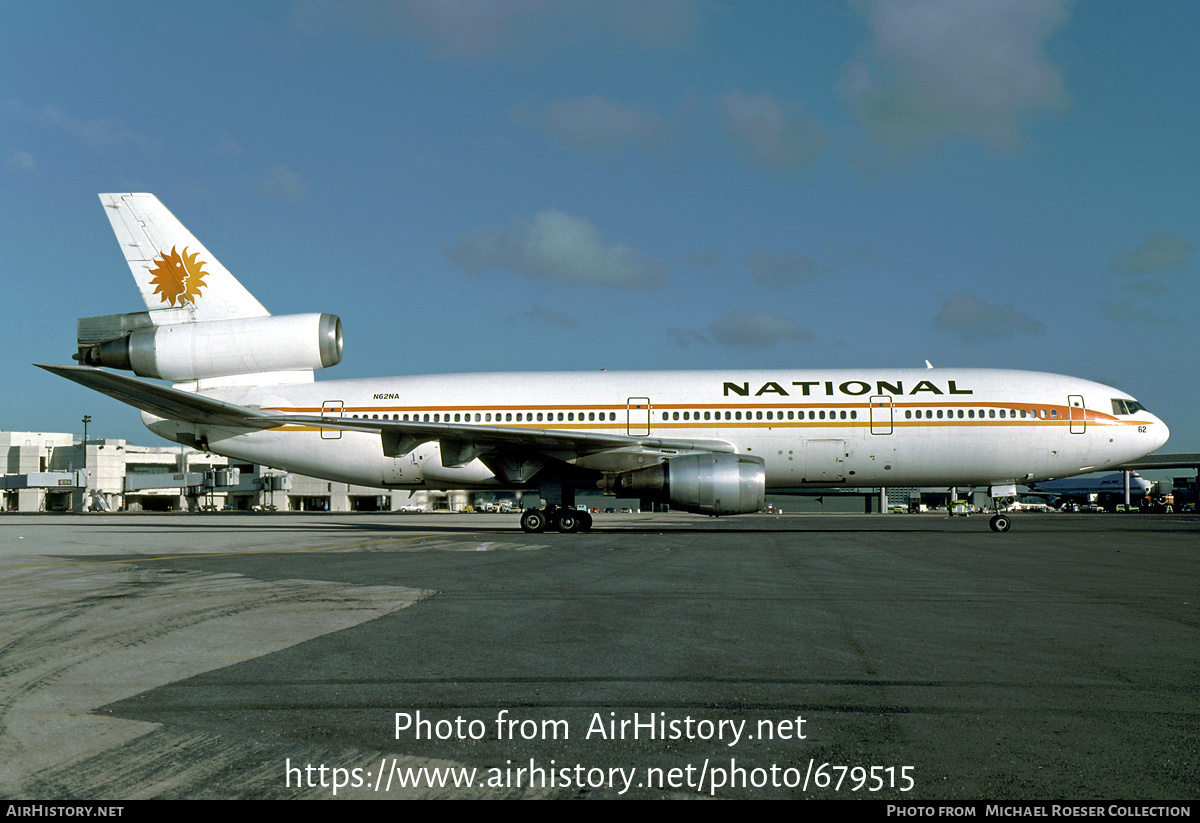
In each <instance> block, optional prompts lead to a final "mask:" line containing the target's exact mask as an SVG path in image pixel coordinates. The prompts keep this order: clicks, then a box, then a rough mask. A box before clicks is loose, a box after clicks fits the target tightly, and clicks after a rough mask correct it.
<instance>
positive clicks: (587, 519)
mask: <svg viewBox="0 0 1200 823" xmlns="http://www.w3.org/2000/svg"><path fill="white" fill-rule="evenodd" d="M579 520H580V522H581V523H582V526H580V528H579V530H580V531H581V532H590V531H591V530H592V514H591V512H580V513H579Z"/></svg>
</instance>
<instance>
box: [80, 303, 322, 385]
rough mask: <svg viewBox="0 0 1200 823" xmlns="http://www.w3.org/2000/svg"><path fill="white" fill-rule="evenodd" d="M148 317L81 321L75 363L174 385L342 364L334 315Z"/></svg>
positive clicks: (120, 316) (136, 315)
mask: <svg viewBox="0 0 1200 823" xmlns="http://www.w3.org/2000/svg"><path fill="white" fill-rule="evenodd" d="M151 314H152V313H151V312H137V313H134V314H115V315H108V316H105V317H85V318H82V319H81V320H80V321H79V330H78V341H77V342H78V346H79V351H78V353H77V354H76V355H75V359H76V360H78V361H79V362H80V363H81V364H82V365H85V366H106V367H108V368H113V369H125V370H127V371H132V372H133V373H134V374H136V375H138V376H140V377H155V378H158V379H161V380H171V381H174V382H181V381H185V380H202V379H205V378H211V377H229V376H234V375H244V374H263V373H269V372H288V371H304V370H312V369H323V368H328V367H329V366H335V365H337V364H338V363H339V362H341V359H342V321H341V320H339V319H338V318H337V317H336V316H335V315H332V314H285V315H280V316H266V317H246V318H239V319H232V320H206V321H199V322H196V321H191V322H188V321H186V320H185V318H184V317H183V316H181V317H180V318H179V320H180V321H181V322H171V321H172V320H173V319H174V318H173V317H170V316H167V317H152V316H151ZM154 314H156V315H157V314H159V313H158V312H155V313H154ZM161 314H163V315H169V314H170V312H169V311H168V312H162V313H161ZM180 314H181V315H182V313H180Z"/></svg>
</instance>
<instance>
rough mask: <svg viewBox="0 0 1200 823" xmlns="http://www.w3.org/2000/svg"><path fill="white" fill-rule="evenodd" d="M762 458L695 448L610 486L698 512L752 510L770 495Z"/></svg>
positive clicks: (615, 491) (626, 494)
mask: <svg viewBox="0 0 1200 823" xmlns="http://www.w3.org/2000/svg"><path fill="white" fill-rule="evenodd" d="M766 489H767V480H766V467H765V464H764V463H763V460H762V458H760V457H753V456H750V455H744V454H718V453H710V454H692V455H686V456H684V457H672V458H671V459H670V460H667V461H666V462H663V463H659V464H658V465H656V466H648V467H646V468H644V469H636V470H635V471H631V472H626V473H624V474H620V475H617V477H616V478H615V479H614V480H613V482H612V484H611V486H610V488H609V491H611V492H612V493H613V494H615V495H616V496H617V497H638V498H641V499H643V500H653V501H656V502H660V503H669V504H670V505H671V506H674V507H675V508H677V509H683V510H684V511H689V512H695V513H697V514H749V513H752V512H756V511H759V510H761V509H762V507H763V504H764V503H765V500H766Z"/></svg>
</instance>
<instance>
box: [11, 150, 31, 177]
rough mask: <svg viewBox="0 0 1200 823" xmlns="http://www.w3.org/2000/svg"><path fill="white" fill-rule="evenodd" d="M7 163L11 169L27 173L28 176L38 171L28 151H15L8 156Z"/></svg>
mask: <svg viewBox="0 0 1200 823" xmlns="http://www.w3.org/2000/svg"><path fill="white" fill-rule="evenodd" d="M7 162H8V167H9V168H10V169H15V170H16V171H19V172H25V173H27V174H30V173H32V172H34V171H35V170H36V169H37V167H36V166H35V165H34V162H33V155H32V154H30V153H29V152H27V151H14V152H13V153H12V154H10V155H9V156H8V161H7Z"/></svg>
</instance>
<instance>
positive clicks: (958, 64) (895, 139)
mask: <svg viewBox="0 0 1200 823" xmlns="http://www.w3.org/2000/svg"><path fill="white" fill-rule="evenodd" d="M858 5H859V6H860V8H862V9H863V10H864V13H865V16H866V18H867V21H868V23H869V25H870V28H871V34H872V40H871V41H870V42H869V43H868V44H866V46H865V47H864V50H863V52H864V54H865V59H863V60H856V61H854V62H852V63H851V64H850V65H849V66H848V67H847V69H846V73H845V77H844V81H843V88H844V90H845V93H846V95H847V97H848V98H849V100H850V102H851V104H852V105H853V106H854V108H855V109H856V111H857V113H858V116H859V118H860V120H861V122H862V124H863V126H864V127H865V128H866V130H867V133H868V134H869V135H870V137H871V139H872V140H874V142H875V143H876V144H877V145H879V146H880V147H882V148H883V149H884V150H885V151H886V152H887V153H888V154H889V155H891V156H892V157H893V158H907V157H911V156H913V155H916V154H919V153H920V152H922V151H925V150H927V149H929V148H932V147H933V146H936V145H937V144H939V143H941V142H942V141H943V140H945V139H946V138H948V137H951V136H954V135H962V136H965V137H968V138H970V139H973V140H979V141H982V142H983V143H984V144H986V145H987V146H988V147H989V148H991V149H993V150H998V151H1009V150H1012V149H1014V148H1016V147H1017V146H1019V145H1020V144H1021V143H1022V141H1023V139H1024V134H1023V132H1022V129H1021V120H1022V118H1025V117H1027V116H1028V115H1030V114H1034V113H1038V112H1046V111H1053V110H1056V109H1060V108H1062V107H1063V106H1065V105H1066V102H1067V94H1066V91H1065V89H1064V87H1063V80H1062V76H1061V74H1060V72H1059V70H1058V68H1057V67H1056V66H1055V65H1053V64H1052V63H1051V62H1050V61H1049V60H1048V59H1047V58H1046V55H1045V53H1044V44H1045V41H1046V40H1047V38H1049V37H1050V35H1051V34H1053V33H1054V31H1055V30H1056V29H1058V28H1059V27H1060V26H1062V25H1063V24H1064V23H1065V22H1066V20H1067V11H1066V3H1065V0H989V2H963V0H863V2H860V3H859V4H858Z"/></svg>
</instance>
